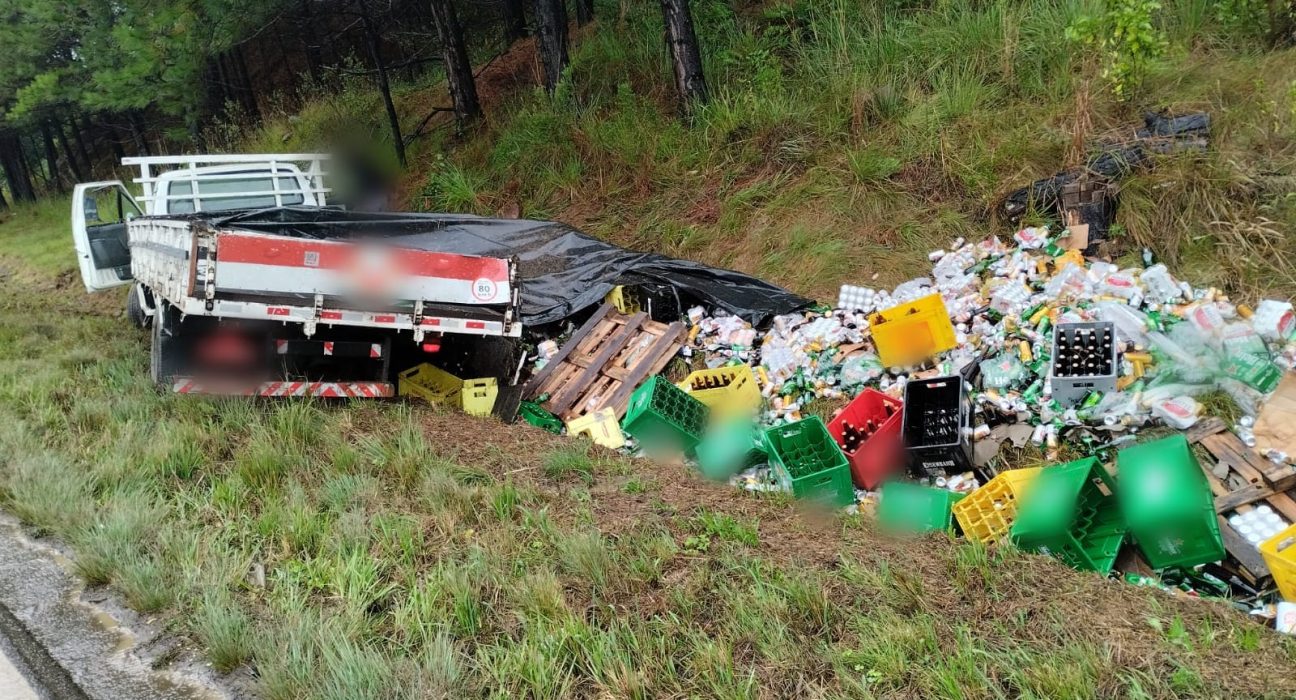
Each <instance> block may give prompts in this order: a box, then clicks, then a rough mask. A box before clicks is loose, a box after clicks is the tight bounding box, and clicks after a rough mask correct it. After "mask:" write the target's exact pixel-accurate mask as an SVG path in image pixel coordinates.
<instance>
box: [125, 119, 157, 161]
mask: <svg viewBox="0 0 1296 700" xmlns="http://www.w3.org/2000/svg"><path fill="white" fill-rule="evenodd" d="M126 120H127V121H128V122H129V123H130V132H131V138H132V139H134V140H135V152H136V153H143V154H144V155H146V156H151V155H153V152H152V151H151V150H149V145H148V139H147V138H145V136H144V127H143V126H141V125H140V116H139V110H135V109H132V110H130V112H129V113H127V115H126Z"/></svg>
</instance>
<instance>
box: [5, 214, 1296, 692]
mask: <svg viewBox="0 0 1296 700" xmlns="http://www.w3.org/2000/svg"><path fill="white" fill-rule="evenodd" d="M65 240H66V229H65V224H64V213H63V207H59V206H56V205H55V204H50V205H47V206H43V207H41V208H40V209H37V210H23V211H20V212H18V213H17V214H15V215H13V216H12V217H11V218H9V219H8V220H7V221H5V222H4V223H3V224H0V265H2V266H3V276H2V277H0V299H2V301H0V454H3V457H0V495H2V497H3V501H2V502H3V507H4V508H5V509H6V510H7V511H9V512H11V513H14V514H16V515H18V516H19V517H20V518H22V520H23V521H24V522H25V523H27V524H28V525H30V526H31V527H32V528H34V529H35V530H36V531H37V532H38V533H42V534H46V535H51V536H54V537H57V538H58V539H60V540H62V541H64V542H66V543H67V544H68V545H69V546H70V547H71V549H72V550H73V552H74V559H75V562H76V568H77V571H78V573H79V574H80V575H81V576H83V577H84V578H85V579H86V580H87V582H89V583H90V584H92V585H98V584H106V585H110V586H112V588H113V589H114V590H116V591H118V592H119V593H121V594H122V595H123V596H124V598H125V600H126V601H127V602H128V603H129V604H130V605H131V606H133V607H135V608H137V609H139V610H141V611H143V612H145V613H148V614H153V615H159V616H161V617H162V618H163V619H164V620H166V621H167V622H168V624H169V625H170V626H171V627H172V628H173V629H175V630H176V631H177V632H179V633H181V634H184V635H187V636H189V637H190V638H191V639H192V640H193V642H194V643H195V645H197V646H198V648H200V649H201V650H202V653H203V654H204V655H206V657H207V658H209V659H210V660H211V662H212V663H213V664H214V665H215V666H216V668H218V669H221V670H229V669H234V668H238V667H240V666H242V665H248V666H250V667H252V668H255V669H256V675H257V677H258V680H257V687H258V689H259V690H260V691H261V692H263V693H264V694H265V696H266V697H270V698H296V697H322V698H338V699H343V698H347V699H350V698H361V697H392V698H396V697H412V696H428V697H441V696H444V697H462V696H464V695H496V696H500V697H516V696H520V695H529V696H534V697H566V696H569V695H572V694H577V695H591V696H593V695H605V696H612V697H622V696H625V697H660V696H684V695H692V696H703V697H749V696H756V695H764V696H789V695H800V694H805V693H810V694H818V693H823V694H826V695H831V696H838V697H873V696H892V695H901V696H904V695H911V696H921V697H998V696H1004V695H1006V696H1019V695H1021V696H1030V697H1041V698H1045V697H1047V698H1056V697H1110V696H1113V695H1116V694H1128V695H1130V696H1133V697H1146V696H1151V697H1187V696H1203V697H1211V696H1217V695H1220V694H1229V695H1233V696H1245V695H1263V694H1266V693H1270V694H1273V695H1276V696H1282V695H1290V694H1291V693H1292V692H1296V686H1293V683H1294V681H1293V680H1292V679H1293V675H1292V673H1291V669H1292V654H1293V651H1294V649H1293V645H1292V644H1291V643H1290V642H1289V640H1287V639H1285V638H1280V637H1278V636H1277V635H1275V634H1273V633H1271V632H1268V631H1266V630H1264V629H1262V628H1260V627H1259V626H1257V625H1255V624H1254V623H1251V622H1250V621H1248V620H1246V619H1245V618H1244V617H1243V616H1242V615H1240V614H1238V613H1235V612H1232V611H1230V610H1228V609H1227V608H1226V607H1224V606H1223V605H1220V604H1214V603H1207V602H1200V601H1188V600H1184V599H1172V598H1169V597H1167V596H1165V595H1164V594H1162V593H1160V592H1156V591H1152V590H1149V589H1140V588H1135V587H1132V586H1129V585H1125V584H1122V583H1118V582H1114V581H1106V580H1103V579H1101V578H1099V577H1097V576H1093V575H1084V574H1079V573H1076V572H1073V571H1071V570H1069V569H1066V568H1064V567H1062V566H1061V565H1058V564H1056V563H1054V562H1052V561H1051V560H1047V559H1044V558H1040V557H1033V556H1025V555H1021V554H1018V553H1016V552H1013V551H1011V550H1008V549H1003V548H1000V549H992V550H987V549H986V548H984V547H980V546H974V545H968V544H960V543H955V542H951V541H947V540H946V539H944V538H942V537H932V538H927V539H923V540H917V541H909V542H905V541H895V540H889V539H886V538H883V537H881V536H880V535H878V534H877V533H876V532H875V531H874V529H873V527H872V525H871V523H870V521H869V520H868V519H866V518H860V517H845V518H840V519H835V520H829V521H826V522H825V521H819V520H816V519H813V518H807V517H803V516H802V515H800V514H798V513H797V512H796V511H795V509H794V508H793V507H792V505H791V504H790V503H788V502H787V501H785V500H783V499H779V498H770V497H764V498H760V497H752V496H746V495H743V494H741V493H738V492H734V491H731V490H729V489H727V488H722V487H717V486H712V485H708V484H705V483H703V482H701V481H699V480H698V479H697V478H696V477H694V476H693V475H691V474H689V473H688V472H687V471H686V470H685V469H684V468H682V467H679V466H674V465H659V464H653V463H649V462H647V461H642V460H639V461H635V460H626V459H622V458H618V457H616V456H614V455H611V454H606V453H601V452H590V451H586V450H585V449H583V448H581V447H580V446H579V443H571V442H568V441H566V440H564V439H561V438H556V437H553V436H550V435H548V434H546V433H542V432H539V431H536V430H533V429H530V428H529V427H526V426H513V427H503V426H500V425H498V424H497V423H494V422H492V421H490V420H486V419H473V418H468V417H464V416H460V415H456V414H447V413H442V412H438V411H436V410H433V409H431V408H429V407H426V406H419V405H401V404H390V403H389V404H382V403H376V402H370V403H365V402H358V403H354V404H322V403H311V402H300V401H298V402H285V401H250V400H243V399H231V400H210V399H202V398H195V397H184V396H178V395H170V394H159V393H158V392H157V391H155V390H154V388H153V387H152V386H150V384H149V381H148V378H147V373H146V364H147V347H146V338H145V335H144V334H143V333H142V332H138V331H132V330H130V329H129V328H128V327H127V326H126V324H125V322H124V319H123V318H122V317H121V313H120V308H121V307H120V298H119V296H120V295H113V294H108V295H100V296H98V297H95V298H92V299H89V300H88V299H87V297H86V296H85V295H84V293H83V291H82V290H81V289H80V287H79V283H77V282H76V281H75V278H74V276H73V274H71V273H70V268H71V265H70V263H71V260H72V259H71V256H70V253H69V251H68V250H67V249H66V247H65V246H66V243H65ZM258 569H259V570H263V571H264V585H261V583H260V582H259V581H258V580H257V576H256V575H254V574H252V573H251V572H253V571H255V570H258Z"/></svg>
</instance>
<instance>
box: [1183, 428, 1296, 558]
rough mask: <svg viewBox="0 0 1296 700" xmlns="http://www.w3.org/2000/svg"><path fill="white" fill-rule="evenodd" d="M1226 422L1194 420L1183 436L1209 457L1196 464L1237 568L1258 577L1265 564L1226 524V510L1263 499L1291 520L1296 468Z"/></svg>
mask: <svg viewBox="0 0 1296 700" xmlns="http://www.w3.org/2000/svg"><path fill="white" fill-rule="evenodd" d="M1227 428H1228V426H1227V425H1226V424H1225V423H1224V421H1223V420H1221V419H1219V418H1207V419H1205V420H1202V421H1200V422H1198V423H1197V425H1194V426H1193V427H1192V429H1190V430H1189V431H1188V435H1187V437H1188V441H1189V442H1192V443H1195V444H1197V445H1200V446H1201V447H1203V448H1204V449H1205V450H1206V452H1207V453H1209V455H1210V457H1211V458H1213V460H1214V461H1213V462H1211V461H1208V460H1204V461H1202V464H1201V468H1202V471H1203V472H1205V473H1206V481H1207V482H1208V483H1209V484H1210V488H1211V491H1212V492H1213V493H1214V494H1215V513H1216V514H1217V517H1218V518H1219V524H1220V535H1221V536H1222V537H1223V539H1224V549H1225V550H1227V551H1228V553H1229V555H1230V556H1232V557H1233V558H1234V559H1235V560H1237V562H1238V563H1239V564H1241V565H1242V568H1243V571H1240V572H1238V573H1240V574H1242V575H1243V577H1244V578H1247V579H1248V580H1250V581H1251V582H1252V583H1259V582H1261V580H1262V579H1265V578H1267V577H1268V576H1269V567H1268V566H1266V565H1265V563H1264V558H1263V557H1261V556H1260V552H1259V551H1257V550H1256V548H1255V547H1254V546H1253V545H1252V544H1251V543H1249V542H1247V541H1246V539H1244V538H1243V537H1242V536H1241V535H1239V534H1238V533H1237V531H1235V530H1234V529H1233V527H1232V526H1231V525H1229V523H1228V519H1227V518H1226V517H1225V514H1226V513H1230V512H1234V511H1236V512H1238V513H1246V512H1249V511H1250V510H1251V509H1253V508H1255V507H1256V506H1257V505H1260V504H1266V505H1268V506H1269V507H1270V508H1273V510H1274V511H1275V512H1277V513H1279V514H1280V515H1282V516H1283V518H1284V519H1286V520H1287V521H1288V522H1296V499H1293V498H1292V496H1291V494H1290V493H1288V491H1289V490H1291V489H1292V488H1293V487H1296V470H1293V469H1291V468H1290V467H1287V466H1285V465H1281V464H1274V463H1273V462H1271V461H1269V460H1267V459H1265V458H1264V457H1262V456H1260V455H1259V454H1258V453H1256V451H1255V450H1253V449H1251V448H1250V447H1247V446H1246V444H1245V443H1243V442H1242V441H1241V440H1239V439H1238V437H1237V436H1236V435H1234V434H1233V433H1231V432H1229V431H1228V430H1227Z"/></svg>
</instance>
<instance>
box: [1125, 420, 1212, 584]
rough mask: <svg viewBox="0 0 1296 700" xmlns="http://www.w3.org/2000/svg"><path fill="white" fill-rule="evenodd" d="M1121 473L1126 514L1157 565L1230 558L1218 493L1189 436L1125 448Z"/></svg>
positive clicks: (1132, 532) (1146, 554) (1145, 553)
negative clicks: (1217, 513) (1226, 555)
mask: <svg viewBox="0 0 1296 700" xmlns="http://www.w3.org/2000/svg"><path fill="white" fill-rule="evenodd" d="M1116 473H1117V476H1118V477H1119V482H1118V486H1119V491H1118V492H1117V500H1118V501H1119V502H1120V508H1121V514H1122V515H1123V516H1124V517H1125V522H1126V523H1128V524H1129V533H1130V537H1131V538H1133V540H1134V541H1135V542H1137V543H1138V546H1139V549H1141V550H1142V551H1143V556H1144V558H1146V559H1147V561H1148V563H1149V564H1151V565H1152V567H1153V568H1157V569H1164V568H1166V567H1171V566H1196V565H1197V564H1205V563H1208V562H1213V561H1219V560H1220V559H1223V558H1224V540H1223V539H1222V538H1221V537H1220V530H1219V521H1218V520H1217V519H1216V517H1215V497H1214V496H1213V495H1212V494H1211V490H1210V486H1209V485H1208V484H1207V483H1206V477H1205V475H1204V474H1202V470H1201V467H1200V466H1199V465H1198V464H1197V458H1196V457H1194V456H1193V453H1192V449H1191V448H1189V446H1188V441H1187V440H1185V439H1184V436H1182V435H1172V436H1170V437H1168V438H1164V439H1162V440H1154V441H1152V442H1145V443H1142V444H1140V445H1134V446H1133V447H1127V448H1125V449H1123V450H1121V451H1120V452H1118V453H1116Z"/></svg>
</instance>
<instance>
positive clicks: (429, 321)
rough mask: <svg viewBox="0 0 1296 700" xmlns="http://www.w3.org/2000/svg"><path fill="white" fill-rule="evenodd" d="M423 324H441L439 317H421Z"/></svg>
mask: <svg viewBox="0 0 1296 700" xmlns="http://www.w3.org/2000/svg"><path fill="white" fill-rule="evenodd" d="M423 325H424V326H439V325H441V319H439V318H425V319H423Z"/></svg>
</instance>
